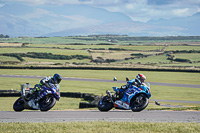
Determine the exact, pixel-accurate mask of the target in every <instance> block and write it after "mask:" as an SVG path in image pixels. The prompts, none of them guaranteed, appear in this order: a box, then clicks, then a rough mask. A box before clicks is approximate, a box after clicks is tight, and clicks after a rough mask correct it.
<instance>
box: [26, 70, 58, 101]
mask: <svg viewBox="0 0 200 133" xmlns="http://www.w3.org/2000/svg"><path fill="white" fill-rule="evenodd" d="M61 80H62V77H61V76H60V75H59V74H57V73H56V74H54V75H53V77H50V76H47V77H45V78H43V79H42V80H40V83H39V84H36V85H35V87H34V88H33V89H32V90H30V92H29V93H28V94H27V96H26V98H28V97H30V95H32V94H33V93H35V92H36V91H40V90H41V88H42V87H43V86H45V87H47V88H51V84H55V85H56V84H57V85H58V84H59V83H60V82H61ZM39 99H40V97H38V98H37V99H36V100H39Z"/></svg>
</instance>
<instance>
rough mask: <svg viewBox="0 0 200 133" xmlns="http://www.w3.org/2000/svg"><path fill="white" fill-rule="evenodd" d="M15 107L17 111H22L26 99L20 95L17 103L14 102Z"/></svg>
mask: <svg viewBox="0 0 200 133" xmlns="http://www.w3.org/2000/svg"><path fill="white" fill-rule="evenodd" d="M13 109H14V111H16V112H20V111H23V110H24V101H23V99H22V98H21V97H20V98H18V99H17V100H16V101H15V103H14V104H13Z"/></svg>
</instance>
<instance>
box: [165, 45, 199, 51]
mask: <svg viewBox="0 0 200 133" xmlns="http://www.w3.org/2000/svg"><path fill="white" fill-rule="evenodd" d="M165 50H166V51H176V50H180V51H181V50H187V51H188V50H200V46H169V47H167V48H166V49H165Z"/></svg>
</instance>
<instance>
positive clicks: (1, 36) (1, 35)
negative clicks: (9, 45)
mask: <svg viewBox="0 0 200 133" xmlns="http://www.w3.org/2000/svg"><path fill="white" fill-rule="evenodd" d="M0 38H9V35H3V34H0Z"/></svg>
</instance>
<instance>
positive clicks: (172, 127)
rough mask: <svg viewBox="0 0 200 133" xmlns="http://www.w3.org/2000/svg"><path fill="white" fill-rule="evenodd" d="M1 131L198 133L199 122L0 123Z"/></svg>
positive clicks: (31, 132) (17, 132)
mask: <svg viewBox="0 0 200 133" xmlns="http://www.w3.org/2000/svg"><path fill="white" fill-rule="evenodd" d="M0 128H1V131H2V132H3V133H10V132H15V133H20V132H24V131H27V132H29V133H35V132H40V133H44V132H48V133H77V132H81V133H88V132H91V133H117V132H118V133H122V132H128V133H130V132H131V133H149V132H156V133H157V132H164V133H198V132H200V124H199V123H166V122H163V123H147V122H146V123H145V122H106V121H98V122H97V121H93V122H65V123H64V122H63V123H0Z"/></svg>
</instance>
